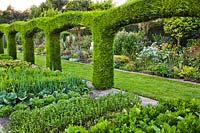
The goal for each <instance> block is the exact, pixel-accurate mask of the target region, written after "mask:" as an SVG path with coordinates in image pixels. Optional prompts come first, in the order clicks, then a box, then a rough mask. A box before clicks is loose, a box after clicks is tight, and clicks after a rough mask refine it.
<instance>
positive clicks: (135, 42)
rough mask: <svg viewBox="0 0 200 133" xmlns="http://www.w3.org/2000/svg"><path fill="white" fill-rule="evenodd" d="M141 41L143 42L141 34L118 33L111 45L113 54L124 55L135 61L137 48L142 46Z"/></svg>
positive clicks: (143, 37)
mask: <svg viewBox="0 0 200 133" xmlns="http://www.w3.org/2000/svg"><path fill="white" fill-rule="evenodd" d="M141 40H143V41H144V40H145V36H144V35H143V34H142V33H141V32H138V33H133V32H126V31H121V32H118V33H117V35H116V36H115V39H114V43H113V45H114V54H116V55H126V56H128V57H129V58H130V59H132V60H135V58H136V53H137V52H138V47H139V46H140V45H142V44H141Z"/></svg>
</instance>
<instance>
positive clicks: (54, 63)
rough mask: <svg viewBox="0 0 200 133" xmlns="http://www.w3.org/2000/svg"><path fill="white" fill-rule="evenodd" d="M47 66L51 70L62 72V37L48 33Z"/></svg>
mask: <svg viewBox="0 0 200 133" xmlns="http://www.w3.org/2000/svg"><path fill="white" fill-rule="evenodd" d="M45 36H46V42H45V43H46V44H45V45H46V52H47V55H46V66H47V67H48V68H50V69H51V70H62V68H61V56H60V43H58V42H59V41H60V35H59V34H53V33H50V34H49V33H46V34H45Z"/></svg>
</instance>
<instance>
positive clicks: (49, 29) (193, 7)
mask: <svg viewBox="0 0 200 133" xmlns="http://www.w3.org/2000/svg"><path fill="white" fill-rule="evenodd" d="M199 7H200V0H132V1H131V2H129V3H126V4H124V5H122V6H119V7H115V8H111V9H109V10H106V11H92V12H67V13H63V14H61V15H58V16H55V17H53V18H37V19H33V20H31V21H28V22H17V23H13V24H11V25H7V24H6V25H5V24H4V25H0V37H2V34H3V33H5V34H6V35H7V40H8V42H9V44H13V43H10V42H14V35H15V34H16V32H21V33H22V35H23V48H24V60H26V61H29V62H32V63H34V49H33V35H34V33H35V32H37V29H41V30H43V31H44V32H45V37H46V42H45V43H46V49H47V56H46V66H47V67H49V68H51V69H52V70H61V59H60V45H59V34H60V32H61V31H63V30H66V29H70V28H72V27H74V26H86V27H89V28H90V29H91V31H92V36H93V42H94V52H93V62H94V65H93V81H92V82H93V85H94V86H95V87H96V88H99V89H106V88H111V87H113V85H114V67H113V38H114V35H115V33H116V32H117V31H118V30H119V29H120V28H121V27H123V26H126V25H129V24H132V23H139V22H145V21H149V20H153V19H157V18H168V17H173V16H183V17H200V8H199ZM0 41H1V40H0ZM11 46H12V50H11V51H12V52H13V53H12V52H8V53H9V55H11V56H13V57H14V56H15V54H14V53H15V52H14V50H15V51H16V46H14V45H10V49H11ZM0 47H1V43H0ZM8 51H9V50H8Z"/></svg>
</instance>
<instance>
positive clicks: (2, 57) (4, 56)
mask: <svg viewBox="0 0 200 133" xmlns="http://www.w3.org/2000/svg"><path fill="white" fill-rule="evenodd" d="M5 59H7V60H12V59H13V58H12V57H11V56H9V55H7V54H0V60H5ZM0 66H1V65H0Z"/></svg>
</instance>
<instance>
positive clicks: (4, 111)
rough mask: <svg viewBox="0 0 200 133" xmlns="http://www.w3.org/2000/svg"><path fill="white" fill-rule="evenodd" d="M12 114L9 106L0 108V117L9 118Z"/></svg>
mask: <svg viewBox="0 0 200 133" xmlns="http://www.w3.org/2000/svg"><path fill="white" fill-rule="evenodd" d="M12 112H13V108H12V107H11V106H5V107H2V108H0V117H6V116H9V115H10V114H11V113H12Z"/></svg>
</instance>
